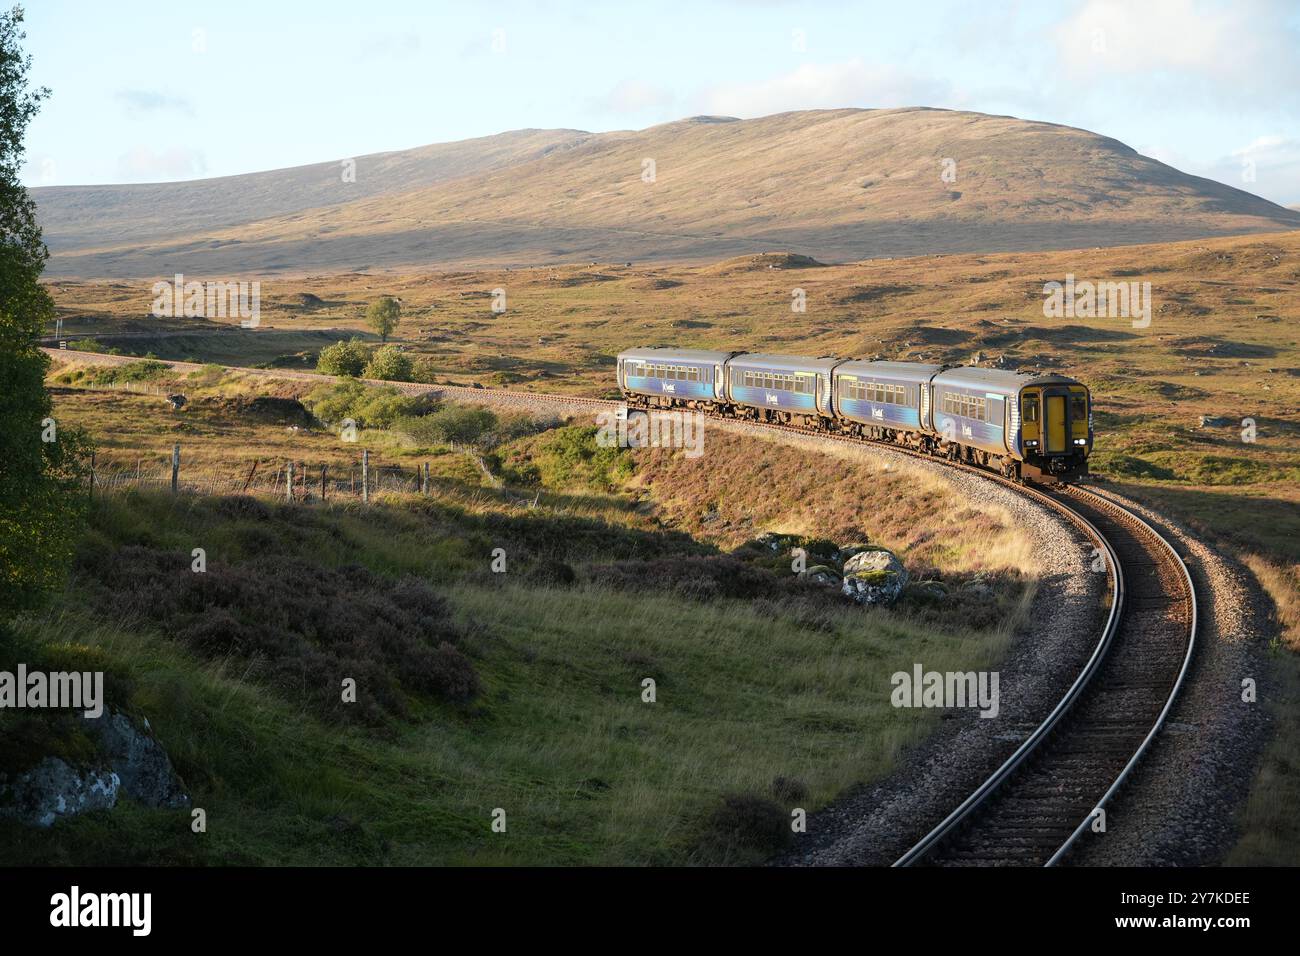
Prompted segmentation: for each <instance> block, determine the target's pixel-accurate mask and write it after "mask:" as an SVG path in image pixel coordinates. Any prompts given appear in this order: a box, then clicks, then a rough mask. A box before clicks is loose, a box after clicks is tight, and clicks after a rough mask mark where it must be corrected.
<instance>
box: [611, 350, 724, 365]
mask: <svg viewBox="0 0 1300 956" xmlns="http://www.w3.org/2000/svg"><path fill="white" fill-rule="evenodd" d="M734 354H735V353H734V352H711V351H708V350H707V349H674V348H661V347H659V346H647V347H645V348H638V349H628V350H627V351H626V352H620V353H619V354H618V358H619V361H622V360H623V359H636V360H637V361H644V362H672V361H682V362H704V363H713V364H715V365H720V364H722V363H723V362H725V361H726V360H727V359H729V358H731V356H732V355H734Z"/></svg>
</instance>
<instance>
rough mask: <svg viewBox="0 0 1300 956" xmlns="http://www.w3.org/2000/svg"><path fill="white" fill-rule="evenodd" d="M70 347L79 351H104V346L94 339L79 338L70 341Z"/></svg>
mask: <svg viewBox="0 0 1300 956" xmlns="http://www.w3.org/2000/svg"><path fill="white" fill-rule="evenodd" d="M68 348H70V349H73V350H75V351H77V352H101V353H102V352H103V351H104V346H102V345H100V344H99V343H98V342H97V341H95V340H94V339H77V340H75V341H72V342H69V343H68Z"/></svg>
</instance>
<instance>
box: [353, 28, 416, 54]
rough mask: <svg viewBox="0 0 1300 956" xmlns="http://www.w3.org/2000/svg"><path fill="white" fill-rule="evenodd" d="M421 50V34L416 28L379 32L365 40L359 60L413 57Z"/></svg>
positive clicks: (359, 51)
mask: <svg viewBox="0 0 1300 956" xmlns="http://www.w3.org/2000/svg"><path fill="white" fill-rule="evenodd" d="M419 52H420V35H419V34H418V33H416V32H415V31H414V30H407V31H406V32H404V33H378V34H375V35H373V36H370V37H368V38H366V39H365V40H363V41H362V42H361V44H360V49H359V50H358V52H357V56H356V58H357V59H358V60H392V59H403V58H407V57H412V56H415V55H417V54H418V53H419Z"/></svg>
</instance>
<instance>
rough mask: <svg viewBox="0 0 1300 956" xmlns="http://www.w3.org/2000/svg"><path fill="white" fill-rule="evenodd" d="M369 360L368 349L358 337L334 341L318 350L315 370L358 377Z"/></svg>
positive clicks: (327, 373) (326, 373) (328, 373)
mask: <svg viewBox="0 0 1300 956" xmlns="http://www.w3.org/2000/svg"><path fill="white" fill-rule="evenodd" d="M369 361H370V349H369V348H368V347H367V346H366V343H364V342H362V341H361V340H360V339H358V338H353V339H352V340H351V341H348V342H335V343H334V344H333V345H327V346H325V348H323V349H321V350H320V356H319V357H318V358H317V359H316V371H318V372H321V373H323V374H325V375H346V376H348V377H350V378H359V377H360V376H361V373H362V372H364V371H365V370H366V365H367V363H368V362H369Z"/></svg>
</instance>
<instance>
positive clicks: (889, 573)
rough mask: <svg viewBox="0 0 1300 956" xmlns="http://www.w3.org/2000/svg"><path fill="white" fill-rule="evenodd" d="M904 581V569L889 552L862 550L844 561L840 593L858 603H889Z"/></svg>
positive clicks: (905, 576)
mask: <svg viewBox="0 0 1300 956" xmlns="http://www.w3.org/2000/svg"><path fill="white" fill-rule="evenodd" d="M907 580H908V573H907V569H906V568H904V567H903V562H902V561H900V560H899V559H898V556H897V555H895V554H894V553H893V552H892V551H886V550H884V549H879V550H875V551H862V552H860V553H858V554H855V555H853V557H851V558H849V559H848V560H847V561H845V562H844V582H843V584H842V586H841V590H842V591H843V592H844V593H845V594H846V595H848V596H849V597H851V598H853V600H855V601H857V602H858V603H859V604H892V603H893V602H894V601H896V600H897V599H898V596H899V595H900V594H902V593H903V588H905V587H906V586H907Z"/></svg>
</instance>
